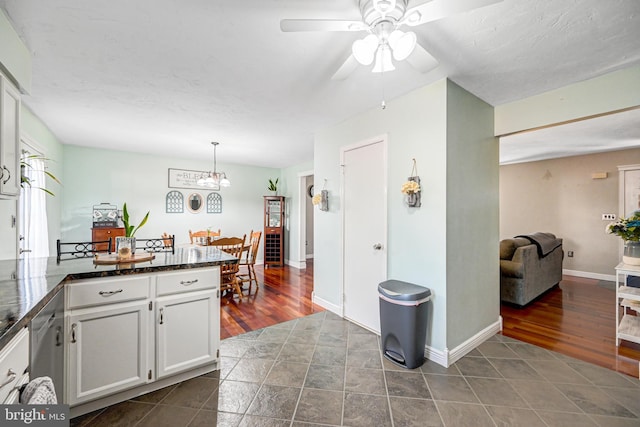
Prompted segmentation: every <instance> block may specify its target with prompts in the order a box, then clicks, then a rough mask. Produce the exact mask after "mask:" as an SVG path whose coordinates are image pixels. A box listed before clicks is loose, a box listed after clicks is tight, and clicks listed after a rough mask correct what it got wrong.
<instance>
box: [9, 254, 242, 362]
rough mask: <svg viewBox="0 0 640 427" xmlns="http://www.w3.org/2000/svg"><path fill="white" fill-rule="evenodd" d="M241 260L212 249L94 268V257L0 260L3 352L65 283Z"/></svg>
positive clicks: (159, 255) (156, 256)
mask: <svg viewBox="0 0 640 427" xmlns="http://www.w3.org/2000/svg"><path fill="white" fill-rule="evenodd" d="M237 261H238V260H237V259H236V258H234V257H232V256H230V255H228V254H226V253H224V252H221V251H220V250H218V249H217V248H215V247H212V246H202V247H198V246H190V247H183V248H176V253H175V254H171V253H167V252H160V253H156V254H155V259H154V260H152V261H147V262H140V263H135V264H121V265H97V266H96V265H94V264H93V259H92V258H82V259H71V260H64V261H61V262H60V263H57V262H56V257H49V258H27V259H24V260H6V261H0V349H2V348H3V347H4V346H5V345H6V344H7V343H8V342H9V340H11V338H13V337H14V336H15V334H16V333H18V331H20V330H21V329H22V328H23V327H25V326H27V325H28V324H29V322H30V321H31V319H32V318H33V317H34V316H35V315H36V314H37V313H38V312H39V311H40V309H42V307H44V306H45V304H46V303H47V302H49V300H51V298H53V297H54V296H55V294H56V293H58V292H59V291H60V290H61V289H62V288H63V287H64V285H65V283H67V282H69V281H72V280H78V279H89V278H95V277H109V276H120V275H127V274H140V273H153V272H159V271H169V270H182V269H190V268H202V267H209V266H216V265H220V264H227V263H235V262H237Z"/></svg>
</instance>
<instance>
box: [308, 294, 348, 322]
mask: <svg viewBox="0 0 640 427" xmlns="http://www.w3.org/2000/svg"><path fill="white" fill-rule="evenodd" d="M311 301H313V303H314V304H318V305H319V306H320V307H322V308H324V309H326V310H329V311H330V312H332V313H334V314H337V315H338V316H340V317H342V307H340V306H339V305H336V304H333V303H330V302H329V301H327V300H324V299H322V298H320V297H319V296H317V295H316V293H315V292H311Z"/></svg>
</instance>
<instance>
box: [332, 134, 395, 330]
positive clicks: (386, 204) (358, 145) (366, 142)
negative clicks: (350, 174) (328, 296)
mask: <svg viewBox="0 0 640 427" xmlns="http://www.w3.org/2000/svg"><path fill="white" fill-rule="evenodd" d="M388 139H389V137H388V134H386V133H385V134H381V135H377V136H374V137H371V138H367V139H364V140H361V141H359V142H356V143H353V144H349V145H344V146H342V147H340V200H344V195H345V194H344V193H345V188H344V187H345V176H344V157H345V153H346V152H347V151H353V150H356V149H358V148H362V147H366V146H367V145H373V144H376V143H381V144H382V149H383V150H382V151H383V159H382V161H383V163H384V165H385V167H384V168H383V170H382V175H383V178H384V183H385V185H384V188H383V194H384V210H383V212H382V216H383V218H382V222H383V224H384V236H383V239H382V245H383V246H382V247H383V248H384V251H385V260H386V262H385V263H384V266H383V271H384V275H385V277H386V276H387V274H388V271H387V269H388V266H389V252H388V248H387V242H388V211H389V196H388V187H389V185H388V170H389V144H388ZM341 210H342V212H341V215H340V222H341V223H340V242H341V244H340V250H341V252H342V253H341V254H340V307H341V314H342V317H344V316H345V283H344V282H345V277H344V275H345V271H344V266H345V254H346V242H345V222H346V217H345V209H344V203H343V208H342V209H341ZM360 326H363V327H365V328H366V329H369V328H367V327H366V326H364V325H360ZM373 332H376V331H373ZM377 332H379V331H377Z"/></svg>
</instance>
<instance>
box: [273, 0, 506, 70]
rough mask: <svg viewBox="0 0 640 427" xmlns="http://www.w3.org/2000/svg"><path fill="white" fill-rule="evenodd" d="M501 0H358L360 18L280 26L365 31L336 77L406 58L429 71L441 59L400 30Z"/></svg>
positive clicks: (283, 22) (386, 67)
mask: <svg viewBox="0 0 640 427" xmlns="http://www.w3.org/2000/svg"><path fill="white" fill-rule="evenodd" d="M501 1H502V0H430V1H427V2H423V3H421V4H418V5H416V6H411V7H409V3H412V4H413V2H412V1H411V0H358V2H359V6H360V13H361V15H362V20H361V21H347V20H334V19H283V20H281V21H280V29H281V30H282V31H285V32H294V31H366V32H367V33H368V34H367V35H366V36H365V37H364V38H362V39H359V40H356V41H355V42H354V43H353V45H352V48H351V51H352V52H351V55H349V58H347V60H346V61H345V62H344V63H343V64H342V66H340V68H339V69H338V71H336V73H335V74H334V75H333V77H332V79H333V80H342V79H345V78H347V77H348V76H349V74H351V73H352V72H353V71H354V70H355V69H356V68H357V67H358V65H359V64H362V65H371V64H374V61H375V64H374V66H373V69H372V70H371V71H372V72H374V73H380V72H387V71H392V70H394V69H395V67H394V65H393V61H392V58H393V59H395V60H396V61H402V60H405V59H406V60H407V62H408V63H409V64H411V65H412V66H413V67H414V68H415V69H417V70H418V71H420V72H422V73H426V72H428V71H430V70H432V69H434V68H435V67H437V66H438V61H437V60H436V59H435V58H434V57H433V56H432V55H431V54H430V53H429V52H427V51H426V50H425V49H424V48H423V47H422V46H420V44H418V43H417V40H416V34H415V33H414V32H413V31H402V30H400V28H401V27H403V26H405V25H406V26H408V27H415V26H417V25H421V24H425V23H427V22H431V21H435V20H438V19H441V18H445V17H447V16H450V15H454V14H456V13H461V12H466V11H469V10H473V9H477V8H480V7H483V6H488V5H490V4H494V3H499V2H501Z"/></svg>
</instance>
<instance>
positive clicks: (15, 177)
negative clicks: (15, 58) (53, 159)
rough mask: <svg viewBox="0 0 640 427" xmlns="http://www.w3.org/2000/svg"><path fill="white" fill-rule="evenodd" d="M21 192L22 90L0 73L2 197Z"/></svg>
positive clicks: (0, 173)
mask: <svg viewBox="0 0 640 427" xmlns="http://www.w3.org/2000/svg"><path fill="white" fill-rule="evenodd" d="M19 193H20V92H19V91H18V89H16V87H15V86H14V85H13V84H12V83H11V82H10V81H9V80H8V79H7V78H6V77H5V76H4V75H2V74H0V197H2V198H7V197H11V198H13V197H16V196H17V195H18V194H19Z"/></svg>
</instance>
